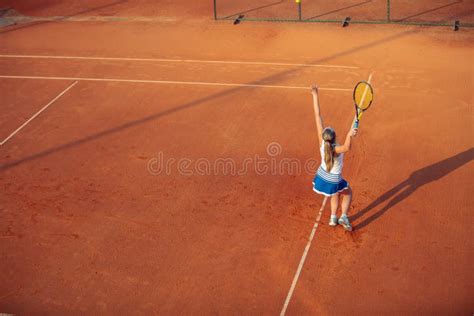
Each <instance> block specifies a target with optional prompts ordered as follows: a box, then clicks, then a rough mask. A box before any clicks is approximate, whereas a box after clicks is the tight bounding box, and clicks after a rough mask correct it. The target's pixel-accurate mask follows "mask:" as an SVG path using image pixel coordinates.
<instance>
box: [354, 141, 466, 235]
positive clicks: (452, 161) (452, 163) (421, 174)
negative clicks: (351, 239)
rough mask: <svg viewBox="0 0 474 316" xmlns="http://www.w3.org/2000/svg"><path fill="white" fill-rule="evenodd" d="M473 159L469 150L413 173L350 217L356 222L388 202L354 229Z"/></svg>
mask: <svg viewBox="0 0 474 316" xmlns="http://www.w3.org/2000/svg"><path fill="white" fill-rule="evenodd" d="M473 159H474V148H470V149H468V150H466V151H463V152H461V153H459V154H457V155H455V156H452V157H450V158H447V159H444V160H441V161H439V162H437V163H435V164H432V165H429V166H427V167H425V168H422V169H419V170H416V171H414V172H413V173H412V174H411V175H410V177H408V179H406V180H405V181H403V182H402V183H400V184H398V185H396V186H394V187H393V188H391V189H390V190H388V191H387V192H385V193H384V194H382V195H381V196H379V197H378V198H377V199H376V200H375V201H373V202H372V203H370V204H369V205H368V206H366V207H365V208H364V209H362V210H361V211H360V212H358V213H357V214H354V215H353V216H351V220H353V221H357V219H359V218H361V217H362V216H364V215H366V214H367V213H369V212H370V211H371V210H373V209H375V208H376V207H377V206H379V205H380V204H382V203H384V202H385V201H387V200H389V202H388V203H387V204H386V205H385V206H384V207H383V208H381V209H380V210H378V211H376V212H375V213H373V214H372V215H370V216H369V217H368V218H366V219H364V220H363V221H361V222H360V223H358V224H356V225H354V229H361V228H364V227H365V226H367V225H369V224H370V223H372V222H373V221H375V220H377V219H378V218H379V217H380V216H382V215H384V214H385V212H387V211H388V210H389V209H390V208H392V207H393V206H395V205H397V204H398V203H400V202H401V201H403V200H404V199H406V198H407V197H408V196H410V194H412V193H413V192H415V191H416V190H417V189H418V188H420V187H422V186H424V185H425V184H428V183H430V182H433V181H436V180H439V179H441V178H442V177H444V176H446V175H447V174H449V173H451V172H453V171H454V170H456V169H458V168H460V167H462V166H463V165H465V164H467V163H469V162H470V161H471V160H473Z"/></svg>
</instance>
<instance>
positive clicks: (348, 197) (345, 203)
mask: <svg viewBox="0 0 474 316" xmlns="http://www.w3.org/2000/svg"><path fill="white" fill-rule="evenodd" d="M341 194H342V203H341V208H342V215H345V216H347V211H349V207H350V206H351V201H352V189H351V188H350V187H349V188H348V189H346V190H344V191H341ZM331 210H332V209H331Z"/></svg>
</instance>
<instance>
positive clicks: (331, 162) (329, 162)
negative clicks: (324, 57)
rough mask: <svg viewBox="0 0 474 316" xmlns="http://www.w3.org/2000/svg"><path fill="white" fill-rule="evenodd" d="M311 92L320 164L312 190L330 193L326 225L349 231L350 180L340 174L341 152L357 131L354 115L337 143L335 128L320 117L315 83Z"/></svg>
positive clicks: (342, 153)
mask: <svg viewBox="0 0 474 316" xmlns="http://www.w3.org/2000/svg"><path fill="white" fill-rule="evenodd" d="M311 93H312V95H313V104H314V112H315V114H316V127H317V129H318V140H319V147H320V152H321V166H320V167H319V169H318V171H317V172H316V175H315V177H314V180H313V190H314V191H315V192H316V193H319V194H322V195H324V196H326V197H331V219H330V220H329V226H336V225H337V224H338V223H339V224H340V225H342V226H343V227H344V229H346V230H348V231H351V230H352V226H351V223H350V222H349V218H348V217H347V211H348V210H349V206H350V204H351V200H352V190H351V188H350V186H349V183H347V181H346V180H344V179H343V178H342V166H343V160H344V153H345V152H348V151H349V150H350V149H351V141H352V137H354V136H355V135H356V134H357V129H356V128H353V126H354V121H355V118H354V121H353V122H352V124H351V128H350V129H349V132H348V133H347V135H346V139H345V140H344V144H342V145H339V144H338V143H337V142H336V132H335V131H334V129H333V128H332V127H329V126H328V127H325V128H324V129H323V120H322V118H321V114H320V111H319V98H318V87H317V86H312V87H311ZM339 195H342V203H341V204H342V205H341V208H342V215H341V217H340V218H339V220H338V219H337V215H336V212H337V208H338V206H339Z"/></svg>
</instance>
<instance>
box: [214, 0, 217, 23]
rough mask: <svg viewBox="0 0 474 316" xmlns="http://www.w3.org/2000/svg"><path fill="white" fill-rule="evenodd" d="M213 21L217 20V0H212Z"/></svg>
mask: <svg viewBox="0 0 474 316" xmlns="http://www.w3.org/2000/svg"><path fill="white" fill-rule="evenodd" d="M214 20H217V0H214Z"/></svg>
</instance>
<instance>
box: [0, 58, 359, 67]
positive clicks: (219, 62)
mask: <svg viewBox="0 0 474 316" xmlns="http://www.w3.org/2000/svg"><path fill="white" fill-rule="evenodd" d="M0 58H30V59H34V58H37V59H76V60H114V61H150V62H169V63H202V64H229V65H257V66H258V65H261V66H293V67H318V68H345V69H359V67H356V66H343V65H318V64H293V63H269V62H260V61H227V60H199V59H167V58H126V57H123V58H122V57H94V56H56V55H49V56H48V55H9V54H8V55H7V54H5V55H1V54H0Z"/></svg>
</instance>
